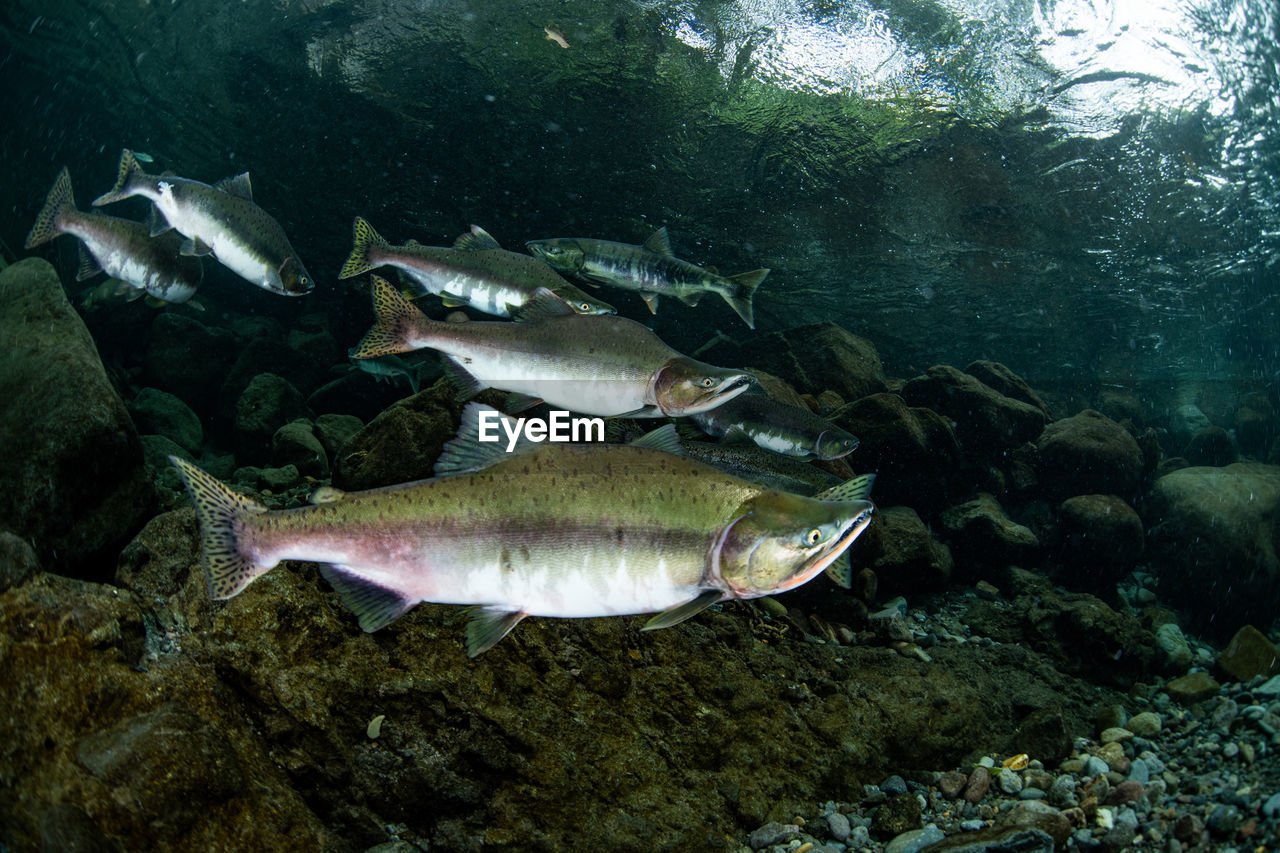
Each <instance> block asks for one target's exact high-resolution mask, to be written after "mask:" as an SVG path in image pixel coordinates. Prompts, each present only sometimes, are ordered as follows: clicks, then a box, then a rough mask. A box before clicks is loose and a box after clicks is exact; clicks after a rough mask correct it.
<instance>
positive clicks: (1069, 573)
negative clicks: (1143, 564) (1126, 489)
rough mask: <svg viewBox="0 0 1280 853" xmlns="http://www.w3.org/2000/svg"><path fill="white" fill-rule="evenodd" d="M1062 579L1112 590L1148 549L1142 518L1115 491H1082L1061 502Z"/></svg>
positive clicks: (1092, 588) (1093, 589)
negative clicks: (1144, 549)
mask: <svg viewBox="0 0 1280 853" xmlns="http://www.w3.org/2000/svg"><path fill="white" fill-rule="evenodd" d="M1058 537H1059V540H1060V541H1059V548H1058V550H1057V552H1056V553H1055V559H1056V560H1058V561H1060V562H1061V564H1062V566H1063V570H1062V572H1061V574H1060V580H1061V581H1063V582H1064V583H1066V584H1067V585H1069V586H1078V587H1083V588H1085V589H1088V590H1089V591H1090V592H1097V593H1100V594H1104V595H1109V594H1112V593H1114V592H1115V585H1116V584H1117V583H1118V582H1119V581H1121V580H1122V579H1123V578H1124V577H1125V576H1126V575H1128V574H1129V572H1131V571H1133V567H1134V566H1135V565H1136V564H1137V562H1138V558H1139V556H1141V554H1142V546H1143V531H1142V519H1141V518H1139V517H1138V513H1136V512H1135V511H1134V510H1133V508H1132V507H1130V506H1129V505H1128V504H1127V503H1125V502H1124V501H1123V500H1121V499H1120V498H1118V497H1116V496H1115V495H1076V496H1075V497H1071V498H1067V499H1066V500H1065V501H1063V502H1062V504H1061V506H1059V507H1058Z"/></svg>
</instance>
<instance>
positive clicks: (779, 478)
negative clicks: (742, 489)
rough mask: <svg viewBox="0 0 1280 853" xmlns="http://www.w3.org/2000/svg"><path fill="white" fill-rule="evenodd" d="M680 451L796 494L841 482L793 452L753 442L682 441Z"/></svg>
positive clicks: (735, 474) (804, 493)
mask: <svg viewBox="0 0 1280 853" xmlns="http://www.w3.org/2000/svg"><path fill="white" fill-rule="evenodd" d="M680 447H681V450H682V452H683V454H684V455H685V456H687V457H689V458H690V459H696V460H697V461H698V462H701V463H703V464H704V465H710V466H711V467H712V468H718V469H720V470H721V471H723V472H725V473H726V474H732V475H733V476H735V477H741V478H742V479H744V480H750V481H751V482H753V483H759V484H760V485H762V486H768V487H769V488H771V489H778V490H779V491H783V492H792V493H794V494H797V495H814V494H817V493H818V492H820V491H822V490H824V489H829V488H831V487H832V486H834V485H836V484H837V483H839V482H840V478H839V477H836V476H835V475H834V474H828V473H827V472H826V471H823V470H822V469H821V468H817V467H815V466H813V465H810V464H809V463H808V462H805V461H804V460H802V459H799V458H797V457H795V456H783V455H781V454H779V453H774V452H773V451H771V450H765V449H764V448H763V447H757V446H756V445H754V444H725V443H723V442H710V441H682V442H681V443H680Z"/></svg>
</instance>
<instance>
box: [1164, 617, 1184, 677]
mask: <svg viewBox="0 0 1280 853" xmlns="http://www.w3.org/2000/svg"><path fill="white" fill-rule="evenodd" d="M1191 660H1192V657H1191V646H1190V645H1188V643H1187V638H1186V637H1185V636H1184V635H1183V633H1182V629H1181V628H1179V627H1178V623H1176V622H1166V623H1164V624H1163V625H1161V626H1160V627H1159V628H1157V629H1156V668H1157V669H1158V670H1159V671H1160V672H1161V673H1163V674H1164V675H1181V674H1182V673H1184V672H1186V671H1187V670H1188V669H1190V668H1191Z"/></svg>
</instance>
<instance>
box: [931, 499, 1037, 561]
mask: <svg viewBox="0 0 1280 853" xmlns="http://www.w3.org/2000/svg"><path fill="white" fill-rule="evenodd" d="M942 525H943V528H944V529H945V530H946V531H947V536H948V538H949V539H950V540H951V542H952V544H953V546H954V548H955V550H956V552H957V553H959V554H961V555H963V557H964V558H965V559H967V560H970V561H972V563H974V564H976V565H980V566H990V567H993V568H997V569H999V568H1003V567H1005V566H1009V565H1022V566H1025V565H1033V564H1036V563H1038V562H1039V560H1040V556H1041V549H1040V540H1039V539H1038V538H1037V537H1036V535H1035V533H1033V532H1032V531H1031V529H1030V528H1028V527H1026V526H1025V525H1022V524H1018V523H1017V522H1015V521H1013V520H1012V519H1011V518H1009V516H1008V515H1007V514H1006V513H1005V511H1004V508H1003V507H1002V506H1000V502H999V501H997V500H996V499H995V497H994V496H993V495H990V494H987V493H986V492H980V493H979V494H978V496H977V497H975V498H973V499H972V500H969V501H965V502H964V503H962V504H958V505H956V506H953V507H950V508H949V509H947V511H946V512H944V513H943V514H942Z"/></svg>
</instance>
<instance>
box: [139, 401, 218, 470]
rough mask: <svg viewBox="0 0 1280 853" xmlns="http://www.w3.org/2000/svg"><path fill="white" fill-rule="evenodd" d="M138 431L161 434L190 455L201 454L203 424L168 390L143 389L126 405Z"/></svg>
mask: <svg viewBox="0 0 1280 853" xmlns="http://www.w3.org/2000/svg"><path fill="white" fill-rule="evenodd" d="M129 408H130V410H131V411H132V412H133V421H134V423H135V424H137V425H138V432H140V433H144V434H146V433H152V434H155V435H162V436H164V437H165V438H167V439H169V440H170V441H172V442H174V443H175V444H177V445H179V446H180V447H181V448H182V449H183V450H185V451H187V453H190V454H191V455H192V456H193V457H194V456H199V455H200V449H201V446H202V445H203V444H204V427H203V426H202V425H201V423H200V416H199V415H197V414H196V413H195V412H193V411H192V410H191V407H190V406H188V405H187V404H186V403H184V402H182V400H181V399H180V398H179V397H177V396H175V395H173V394H170V393H169V392H167V391H161V390H160V389H158V388H143V389H142V390H141V391H139V392H138V394H137V396H136V397H134V398H133V402H132V403H131V404H130V405H129Z"/></svg>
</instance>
